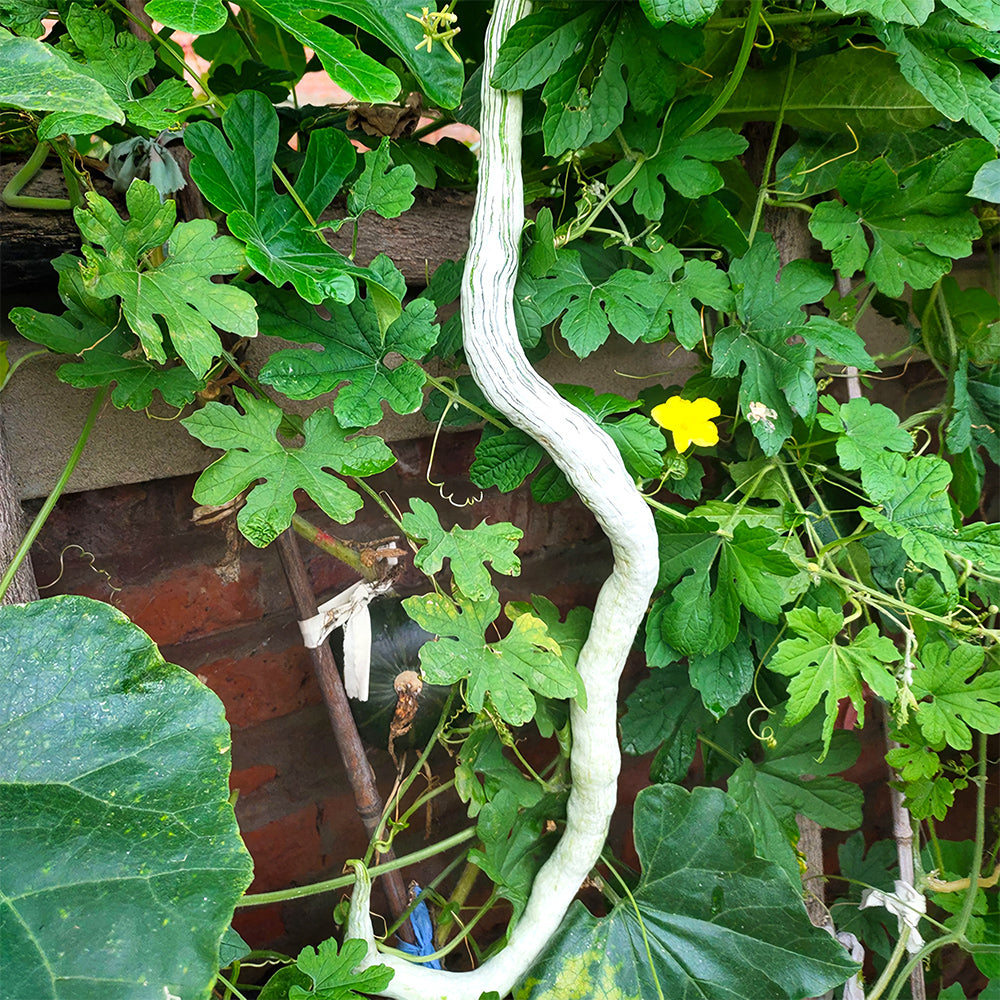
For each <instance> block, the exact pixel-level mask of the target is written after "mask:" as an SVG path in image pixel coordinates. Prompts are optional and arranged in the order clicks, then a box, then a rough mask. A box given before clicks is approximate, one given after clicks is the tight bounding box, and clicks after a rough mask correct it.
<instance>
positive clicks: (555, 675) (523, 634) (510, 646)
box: [403, 591, 586, 726]
mask: <svg viewBox="0 0 1000 1000" xmlns="http://www.w3.org/2000/svg"><path fill="white" fill-rule="evenodd" d="M403 606H404V607H405V608H406V613H407V614H408V615H409V616H410V617H411V618H412V619H413V620H414V621H415V622H416V623H417V624H418V625H419V626H420V627H421V628H423V629H426V631H428V632H430V633H432V634H433V635H436V636H437V637H438V638H437V641H436V642H427V643H425V644H424V645H423V646H422V647H421V649H420V665H421V667H422V668H423V672H424V675H425V676H426V678H427V680H429V681H430V682H431V683H432V684H454V683H456V682H457V681H464V682H465V685H466V694H465V701H466V704H467V705H468V706H469V710H470V711H472V712H479V711H481V710H482V708H483V705H484V704H485V702H486V698H487V697H489V699H490V701H491V702H492V703H493V705H494V707H495V708H496V710H497V713H498V714H499V715H500V717H501V718H502V719H503V720H504V721H505V722H509V723H510V724H511V725H514V726H520V725H523V724H524V723H525V722H527V721H528V720H529V719H530V718H531V717H532V716H533V715H534V714H535V697H534V692H537V693H538V694H541V695H547V696H548V697H551V698H576V699H577V700H578V701H580V702H581V704H584V705H585V699H586V691H585V690H584V687H583V682H582V681H581V679H580V675H579V674H578V673H577V672H576V671H575V670H574V669H573V668H572V667H568V666H567V665H566V664H565V663H564V662H563V659H562V657H561V656H560V655H559V644H558V643H557V642H556V641H555V640H554V639H553V638H552V637H551V636H550V635H549V634H548V632H547V631H546V629H545V623H544V622H543V621H542V620H541V619H540V618H536V617H535V616H534V615H531V614H527V613H525V614H520V615H518V616H517V617H516V618H515V619H514V621H513V622H512V624H511V628H510V631H509V632H508V633H507V635H505V636H504V637H503V638H502V639H501V640H500V641H499V642H486V640H485V639H484V635H485V633H486V631H487V629H489V628H490V626H491V625H492V624H493V622H494V621H495V619H496V617H497V615H498V614H499V613H500V602H499V601H498V600H497V599H496V591H492V592H491V593H490V594H489V595H488V596H487V597H486V598H485V599H483V600H479V601H472V600H470V599H469V598H468V597H466V595H465V594H463V593H462V592H461V591H456V592H455V600H451V599H449V598H447V597H445V596H444V595H443V594H426V595H424V596H422V597H420V596H416V597H408V598H406V599H405V600H404V601H403Z"/></svg>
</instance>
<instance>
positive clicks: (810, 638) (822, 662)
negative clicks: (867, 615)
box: [767, 607, 899, 761]
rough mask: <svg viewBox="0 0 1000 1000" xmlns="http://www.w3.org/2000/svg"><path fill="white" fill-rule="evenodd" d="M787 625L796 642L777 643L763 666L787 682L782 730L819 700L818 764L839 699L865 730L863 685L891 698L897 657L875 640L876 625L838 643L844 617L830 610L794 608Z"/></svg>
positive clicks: (889, 645)
mask: <svg viewBox="0 0 1000 1000" xmlns="http://www.w3.org/2000/svg"><path fill="white" fill-rule="evenodd" d="M787 620H788V627H789V629H790V630H791V631H793V632H796V633H798V638H794V639H784V640H782V642H781V643H780V644H779V645H778V648H777V649H776V650H775V652H774V656H773V657H772V658H771V659H770V660H769V661H768V664H767V667H768V669H769V670H773V671H774V672H775V673H777V674H783V675H784V676H785V677H791V682H790V683H789V685H788V694H789V700H788V708H787V713H788V714H787V716H786V718H785V723H786V725H795V724H797V723H799V722H801V721H802V720H803V719H804V718H805V717H806V716H807V715H809V713H810V712H812V710H813V709H814V708H815V707H816V706H817V705H818V704H819V702H820V700H821V699H822V700H823V705H824V708H825V711H826V719H825V720H824V722H823V753H822V754H821V755H820V758H819V759H820V761H822V760H823V759H824V757H825V756H826V754H827V753H828V752H829V750H830V741H831V740H832V739H833V723H834V720H835V719H836V717H837V707H838V705H839V703H840V701H841V699H842V698H850V699H851V703H852V704H853V705H854V708H855V709H856V710H857V713H858V723H859V725H864V720H865V698H864V684H867V685H868V686H869V687H870V688H871V689H872V690H873V691H874V692H875V693H876V694H877V695H878V696H879V697H880V698H884V699H885V700H886V701H890V702H891V701H893V700H894V699H895V697H896V681H895V680H894V678H893V675H892V672H891V666H892V665H893V664H895V663H897V662H898V660H899V653H898V652H897V651H896V647H895V646H894V645H893V644H892V640H890V639H888V638H887V637H886V636H884V635H879V632H878V626H877V625H866V626H865V627H864V628H863V629H861V631H860V632H858V634H857V635H854V636H850V637H847V636H845V641H844V642H842V643H841V642H837V637H838V636H839V635H840V634H841V632H843V630H844V616H843V615H842V614H840V612H839V611H835V610H834V609H833V608H828V607H820V608H819V610H818V611H812V610H810V609H809V608H793V609H792V610H791V611H789V612H788V615H787Z"/></svg>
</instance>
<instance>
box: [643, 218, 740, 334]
mask: <svg viewBox="0 0 1000 1000" xmlns="http://www.w3.org/2000/svg"><path fill="white" fill-rule="evenodd" d="M630 253H632V254H633V255H634V256H636V257H638V258H639V259H640V260H641V261H643V262H644V263H646V264H648V265H649V268H650V272H651V273H650V274H649V275H642V279H641V281H640V282H639V283H638V284H637V288H636V290H635V291H634V292H633V295H634V296H635V297H636V298H637V299H638V300H639V301H640V302H642V303H643V304H644V305H646V306H648V307H649V308H650V309H651V310H652V313H653V314H652V319H651V321H650V324H649V329H648V330H647V332H646V333H645V334H643V340H650V341H652V340H660V339H662V338H663V337H665V336H666V335H667V331H668V330H670V329H671V328H672V329H673V331H674V333H675V335H676V337H677V340H678V342H679V343H680V344H681V345H682V346H683V347H686V348H687V349H688V350H689V351H690V350H693V349H694V348H695V345H697V344H699V343H701V340H702V337H703V336H704V330H703V328H702V322H701V315H700V313H699V310H698V308H697V306H696V305H695V301H699V302H704V303H705V305H708V306H711V307H712V308H713V309H720V310H729V309H732V308H733V293H732V292H731V291H730V289H729V279H728V277H727V275H726V273H725V272H724V271H721V270H720V269H719V268H717V267H716V266H715V264H713V263H712V262H711V261H709V260H699V259H697V258H691V259H689V260H686V261H685V259H684V257H683V255H682V254H681V252H680V250H678V249H677V247H675V246H673V245H672V244H670V243H667V242H665V241H664V240H663V239H661V238H660V237H658V236H650V237H648V238H647V240H646V247H645V248H641V247H631V248H630Z"/></svg>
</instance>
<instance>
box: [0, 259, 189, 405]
mask: <svg viewBox="0 0 1000 1000" xmlns="http://www.w3.org/2000/svg"><path fill="white" fill-rule="evenodd" d="M79 265H80V259H79V258H78V257H74V256H73V255H72V254H63V256H61V257H58V258H57V259H56V260H54V261H53V262H52V266H53V267H54V268H55V269H56V271H57V272H58V273H59V297H60V298H61V299H62V301H63V303H64V304H65V305H66V311H65V312H64V313H63V314H62V315H61V316H54V315H52V314H50V313H40V312H38V311H36V310H35V309H29V308H28V307H26V306H19V307H17V308H16V309H12V310H11V311H10V319H11V321H12V322H13V323H14V325H15V326H16V327H17V329H18V332H19V333H20V334H21V336H22V337H26V338H27V339H28V340H33V341H35V342H36V343H38V344H44V345H45V346H46V347H48V348H49V349H50V350H52V351H54V352H55V353H56V354H75V355H77V359H76V360H75V361H71V362H69V363H67V364H64V365H61V366H60V368H59V369H58V371H57V372H56V374H57V375H58V377H59V379H60V381H63V382H68V383H69V384H70V385H75V386H78V387H79V388H93V387H95V386H101V385H111V384H114V389H113V390H112V393H111V402H112V403H114V405H115V406H117V407H118V408H119V409H120V408H122V407H125V406H127V407H129V408H130V409H133V410H142V409H145V407H147V406H149V404H150V403H151V402H152V398H153V391H154V390H159V392H160V394H161V395H162V396H163V399H164V400H165V401H166V402H167V403H169V404H170V405H171V406H176V407H181V406H185V405H186V404H188V403H191V402H192V401H193V400H194V396H195V393H197V392H199V391H200V390H201V389H203V388H204V386H205V380H204V379H202V378H196V377H195V376H194V375H193V374H192V373H191V371H190V369H188V368H187V367H185V366H184V365H177V364H173V365H170V366H165V365H160V364H157V363H155V362H153V361H149V360H147V359H146V358H144V357H141V356H139V357H136V356H135V355H136V353H138V352H136V351H135V348H136V338H135V336H134V335H133V334H132V333H131V332H130V331H129V329H128V327H127V325H126V324H125V323H124V322H122V316H121V311H120V310H119V307H118V303H117V302H115V301H113V300H110V299H100V298H97V296H95V295H91V294H90V293H89V292H88V291H87V289H86V286H85V285H84V281H83V274H82V273H81V270H80V267H79Z"/></svg>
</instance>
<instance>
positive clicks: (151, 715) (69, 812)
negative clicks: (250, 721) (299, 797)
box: [0, 596, 251, 1000]
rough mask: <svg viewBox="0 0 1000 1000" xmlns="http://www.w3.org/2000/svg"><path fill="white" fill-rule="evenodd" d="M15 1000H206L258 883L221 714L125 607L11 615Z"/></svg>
mask: <svg viewBox="0 0 1000 1000" xmlns="http://www.w3.org/2000/svg"><path fill="white" fill-rule="evenodd" d="M0 676H2V680H3V685H4V691H5V695H4V698H3V702H2V707H0V720H2V721H0V734H2V738H0V782H2V784H0V795H2V811H0V827H2V830H0V845H2V846H0V852H2V871H3V887H2V896H0V900H2V911H0V914H2V916H0V936H2V938H3V943H4V957H3V972H2V978H3V982H4V994H5V995H6V996H9V997H15V996H16V997H18V998H25V1000H27V998H29V997H30V1000H93V998H96V997H100V998H101V1000H162V998H163V997H165V996H168V995H173V996H182V997H184V998H185V1000H207V998H208V996H209V994H210V992H211V987H212V984H213V982H214V981H215V974H216V972H217V970H218V958H219V942H220V940H221V939H222V935H223V932H224V931H225V929H226V927H227V926H228V924H229V922H230V920H231V919H232V915H233V907H234V906H235V904H236V902H237V900H238V899H239V898H240V896H241V895H242V893H243V891H244V890H245V889H246V887H247V885H248V884H249V883H250V878H251V861H250V856H249V855H248V854H247V852H246V850H245V848H244V847H243V844H242V843H241V841H240V839H239V833H238V830H237V827H236V819H235V817H234V816H233V809H232V806H231V805H230V804H229V801H228V796H229V788H228V776H229V766H230V758H229V745H230V736H229V727H228V725H227V724H226V720H225V717H224V715H223V710H222V705H221V703H220V702H219V700H218V698H216V697H215V695H214V694H212V692H211V691H209V690H208V689H207V688H206V687H204V686H203V685H202V684H200V683H198V681H196V680H195V678H194V677H193V676H192V675H191V674H189V673H188V672H187V671H186V670H182V669H181V668H180V667H176V666H173V665H172V664H169V663H166V662H164V660H163V658H162V656H161V655H160V653H159V651H158V650H157V648H156V647H155V646H154V645H153V643H152V641H151V640H150V639H149V638H148V637H147V636H146V635H145V634H143V633H142V632H141V631H140V630H139V629H138V628H137V627H136V626H135V625H133V624H132V623H131V622H129V621H128V619H127V618H126V617H125V616H124V615H123V614H121V612H119V611H117V610H116V609H114V608H111V607H109V606H108V605H106V604H101V603H100V602H98V601H92V600H90V599H88V598H85V597H76V596H64V597H54V598H49V599H46V600H43V601H36V602H35V603H33V604H28V605H24V606H7V607H2V608H0Z"/></svg>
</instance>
